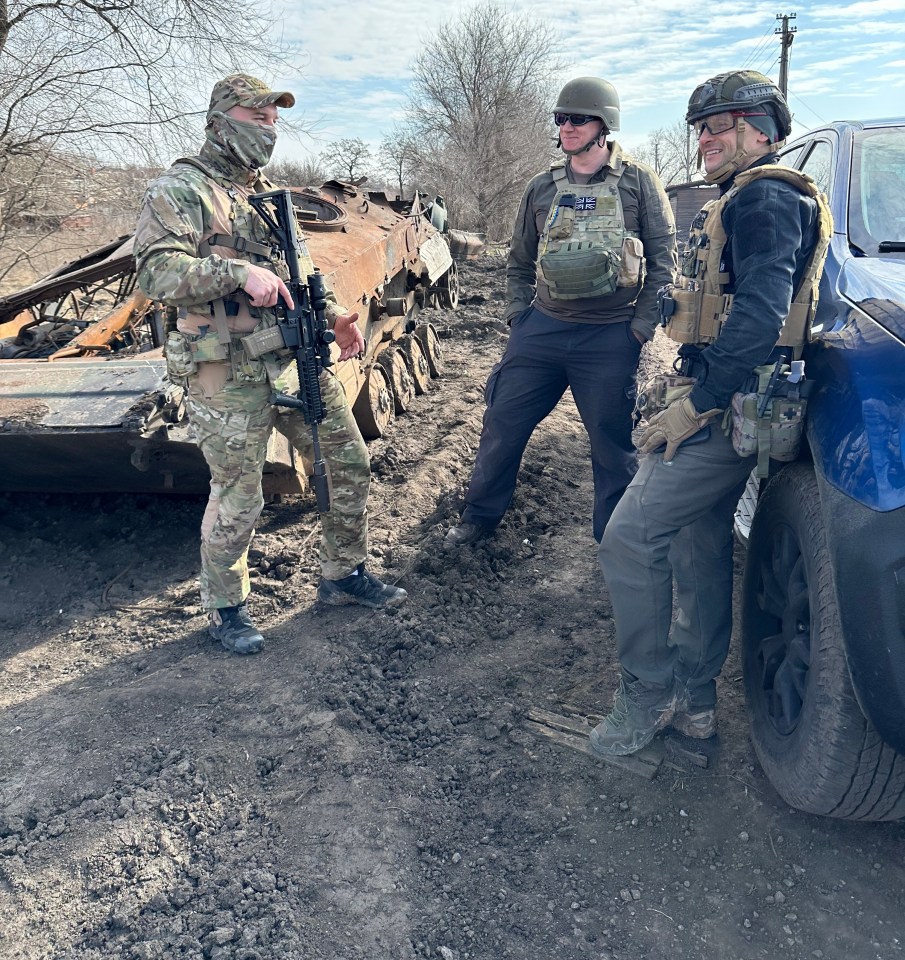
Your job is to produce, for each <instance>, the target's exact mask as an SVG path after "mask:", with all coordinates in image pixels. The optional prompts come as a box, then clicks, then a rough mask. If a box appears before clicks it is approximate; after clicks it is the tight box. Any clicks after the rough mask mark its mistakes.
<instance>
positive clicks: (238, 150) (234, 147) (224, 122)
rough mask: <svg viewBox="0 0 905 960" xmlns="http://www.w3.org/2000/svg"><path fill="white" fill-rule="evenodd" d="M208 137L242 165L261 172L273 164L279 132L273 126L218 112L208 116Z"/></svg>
mask: <svg viewBox="0 0 905 960" xmlns="http://www.w3.org/2000/svg"><path fill="white" fill-rule="evenodd" d="M207 138H208V140H210V141H211V142H212V143H213V144H214V145H215V146H219V147H220V148H221V149H222V150H224V151H225V152H226V153H227V154H228V155H229V156H230V157H231V158H232V159H234V160H235V161H236V162H238V163H239V164H241V166H243V167H247V168H248V169H250V170H257V169H259V168H260V167H265V166H267V164H268V163H269V162H270V156H271V154H272V153H273V148H274V147H275V146H276V142H277V133H276V130H274V128H273V127H262V126H259V125H258V124H256V123H247V122H245V121H244V120H236V119H235V117H230V116H227V115H226V114H225V113H220V112H219V111H216V110H215V111H213V112H212V113H211V114H210V115H209V117H208V125H207Z"/></svg>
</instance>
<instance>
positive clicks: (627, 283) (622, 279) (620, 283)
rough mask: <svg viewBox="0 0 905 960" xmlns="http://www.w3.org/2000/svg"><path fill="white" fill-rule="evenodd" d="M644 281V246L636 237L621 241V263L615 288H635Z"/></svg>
mask: <svg viewBox="0 0 905 960" xmlns="http://www.w3.org/2000/svg"><path fill="white" fill-rule="evenodd" d="M642 280H644V244H643V243H642V242H641V241H640V240H639V239H638V237H626V238H625V239H624V240H623V241H622V262H621V263H620V264H619V271H618V273H617V275H616V286H617V287H636V286H637V285H638V284H639V283H641V281H642Z"/></svg>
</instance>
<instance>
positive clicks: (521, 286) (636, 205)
mask: <svg viewBox="0 0 905 960" xmlns="http://www.w3.org/2000/svg"><path fill="white" fill-rule="evenodd" d="M608 145H609V148H610V158H609V160H608V161H607V163H606V164H604V166H603V167H601V168H600V169H599V170H598V171H597V172H596V173H593V174H590V175H587V174H584V175H583V174H577V173H573V172H572V170H571V164H570V163H568V162H567V163H566V174H567V176H568V180H569V182H570V183H579V184H584V183H600V182H602V181H604V180H605V179H606V178H607V176H609V175H610V174H611V173H612V172H613V171H614V170H618V169H619V168H620V167H624V170H623V173H622V176H621V177H620V178H619V197H620V199H621V201H622V209H623V214H624V217H625V229H626V230H628V231H630V232H632V233H634V234H636V235H637V236H638V237H639V238H640V239H641V242H642V244H643V245H644V257H645V260H646V269H647V275H646V277H645V279H644V282H643V284H639V285H638V286H635V287H618V288H617V289H616V290H615V291H614V292H613V293H611V294H609V295H607V296H605V297H584V298H581V299H578V300H554V299H553V298H552V297H551V296H550V291H549V289H548V288H547V285H546V283H544V280H543V278H542V277H541V276H539V274H538V270H537V252H538V245H539V243H540V237H541V233H542V232H543V229H544V223H545V222H546V219H547V214H548V213H549V212H550V205H551V204H552V203H553V198H554V197H555V196H556V193H557V190H558V185H557V183H556V181H555V180H554V179H553V174H552V173H550V171H549V170H547V171H545V172H544V173H539V174H538V175H537V176H536V177H534V178H533V179H532V180H531V182H530V183H529V184H528V188H527V189H526V190H525V195H524V196H523V197H522V202H521V205H520V206H519V211H518V214H517V215H516V218H515V225H514V226H513V228H512V241H511V244H510V249H509V263H508V266H507V268H506V277H507V280H508V284H507V291H506V294H507V307H506V316H505V319H506V321H507V322H508V321H510V320H511V319H512V318H513V317H515V316H517V315H518V314H520V313H522V312H523V311H524V310H527V309H528V307H530V306H531V305H532V304H534V305H535V306H536V307H537V308H538V309H539V310H542V311H543V312H544V313H545V314H547V315H548V316H551V317H555V318H556V319H558V320H567V321H570V322H574V323H617V322H620V321H625V320H631V325H632V330H634V331H636V332H637V333H638V334H640V335H641V336H642V337H644V339H645V340H650V338H651V337H653V335H654V330H655V328H656V325H657V290H659V289H660V287H662V286H663V285H664V284H667V283H672V282H673V279H674V275H675V272H676V268H677V258H676V224H675V220H674V218H673V215H672V208H671V207H670V205H669V199H668V197H667V196H666V192H665V191H664V189H663V184H662V183H660V178H659V177H658V176H657V175H656V173H654V171H653V170H652V169H651V168H650V167H648V166H647V165H646V164H644V163H639V162H638V161H636V160H631V159H628V158H626V157H625V156H624V154H623V153H622V148H621V147H620V146H619V144H618V143H617V142H616V141H615V140H613V141H610V143H609V144H608Z"/></svg>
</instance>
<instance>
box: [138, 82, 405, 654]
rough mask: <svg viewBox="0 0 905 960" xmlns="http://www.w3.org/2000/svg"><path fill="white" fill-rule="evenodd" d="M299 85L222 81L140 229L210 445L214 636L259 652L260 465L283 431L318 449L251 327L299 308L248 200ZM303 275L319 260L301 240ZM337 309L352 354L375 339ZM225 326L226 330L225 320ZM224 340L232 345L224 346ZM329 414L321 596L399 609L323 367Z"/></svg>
mask: <svg viewBox="0 0 905 960" xmlns="http://www.w3.org/2000/svg"><path fill="white" fill-rule="evenodd" d="M294 103H295V98H294V97H293V95H292V94H291V93H289V92H288V91H285V90H284V91H273V90H270V89H269V88H268V87H267V86H266V85H265V84H264V83H262V82H261V81H260V80H257V79H256V78H254V77H250V76H248V75H246V74H235V75H233V76H229V77H226V78H225V79H223V80H221V81H219V82H218V83H217V84H216V85H215V86H214V89H213V93H212V95H211V100H210V107H209V109H208V113H207V127H206V130H205V142H204V144H203V146H202V147H201V149H200V151H199V152H198V155H197V156H194V157H185V158H183V159H181V160H177V161H176V162H175V163H174V165H173V166H172V167H171V168H170V169H169V170H168V171H167V172H166V173H164V174H163V175H162V176H161V177H159V178H158V179H157V180H155V181H154V182H153V183H152V184H151V185H150V186H149V188H148V191H147V193H146V194H145V198H144V201H143V204H142V209H141V214H140V217H139V221H138V226H137V228H136V235H135V258H136V261H137V265H138V283H139V286H140V287H141V289H142V290H143V291H144V293H146V294H147V295H148V296H149V297H150V298H152V299H154V300H159V301H162V302H163V303H166V304H169V305H171V306H174V307H177V308H178V311H179V320H178V323H177V328H176V329H175V330H172V331H170V332H169V334H168V337H167V343H166V357H167V374H168V377H169V379H170V380H171V381H172V382H173V383H175V384H177V385H179V386H182V387H183V388H184V389H185V398H186V407H187V410H188V415H189V419H190V421H191V424H192V427H193V428H194V431H195V435H196V439H197V441H198V445H199V446H200V447H201V451H202V453H203V454H204V457H205V459H206V460H207V463H208V466H209V467H210V471H211V493H210V499H209V501H208V505H207V510H206V511H205V514H204V519H203V521H202V524H201V600H202V604H203V606H204V608H205V610H207V611H209V614H210V627H209V630H210V633H211V635H212V636H213V637H214V638H215V639H217V640H219V641H220V642H221V643H222V645H223V646H224V647H225V648H226V649H227V650H230V651H232V652H234V653H241V654H248V653H258V652H259V651H260V650H261V649H262V647H263V642H264V641H263V637H262V636H261V634H260V632H259V631H258V629H257V627H255V625H254V622H253V621H252V619H251V616H250V614H249V611H248V605H247V598H248V594H249V592H250V582H249V577H248V547H249V544H250V542H251V538H252V535H253V533H254V524H255V521H256V520H257V518H258V516H259V515H260V513H261V510H262V509H263V505H264V500H263V496H262V492H261V473H262V470H263V467H264V460H265V456H266V451H267V441H268V437H269V436H270V432H271V430H273V429H274V428H276V429H277V430H279V431H280V432H281V433H282V434H284V435H285V436H286V437H287V438H288V439H289V440H290V442H291V443H292V444H293V445H294V446H295V447H296V449H298V450H299V451H300V452H301V453H302V454H303V456H310V448H311V432H310V428H309V427H308V425H307V424H306V423H305V421H304V418H303V415H302V414H301V413H300V412H299V411H296V410H286V409H279V410H278V408H277V407H274V406H273V405H271V403H270V395H271V393H272V392H273V390H274V389H275V387H276V388H277V389H279V388H280V387H281V386H282V384H280V383H279V381H280V378H281V376H282V375H283V374H284V372H285V370H286V368H287V367H289V365H290V361H291V355H290V354H289V353H288V351H280V352H279V353H271V354H265V355H264V356H263V357H259V358H254V357H251V356H249V355H248V354H247V353H246V351H245V349H244V347H243V344H242V341H241V337H243V336H245V335H247V334H250V333H251V332H252V331H255V330H259V329H262V328H264V327H267V326H272V325H273V324H274V323H275V322H276V317H275V313H274V309H273V308H274V307H275V306H276V305H277V303H278V300H279V299H280V298H282V299H283V300H284V301H286V302H287V303H288V304H290V305H291V299H290V294H289V291H288V289H287V287H286V285H285V283H284V282H283V279H282V278H281V276H280V268H281V264H280V263H279V262H278V261H275V260H274V259H273V253H272V246H271V243H270V239H271V238H270V233H269V229H268V227H267V225H266V224H265V222H264V221H263V220H262V219H261V217H260V216H259V215H258V214H257V213H256V212H255V210H254V209H253V208H252V206H251V205H250V204H249V202H248V200H247V197H248V195H249V194H250V193H255V192H260V191H263V190H267V189H270V184H268V183H267V181H266V180H265V179H264V178H263V177H262V175H261V168H262V167H264V166H265V165H266V164H267V163H268V161H269V160H270V156H271V153H272V151H273V148H274V144H275V143H276V137H277V134H276V125H277V120H278V108H280V107H291V106H293V104H294ZM302 250H303V259H304V260H305V262H300V264H299V272H300V274H301V275H302V276H307V275H308V274H310V273H312V272H313V268H314V265H313V264H312V263H311V261H310V258H308V257H307V253H306V250H305V247H304V243H302ZM327 317H328V320H329V321H330V324H331V326H332V328H333V330H334V332H335V334H336V343H337V345H338V346H339V347H340V350H341V354H340V358H341V359H347V358H349V357H352V356H354V355H356V354H357V353H359V352H360V351H361V350H362V349H363V345H364V341H363V339H362V335H361V332H360V331H359V329H358V327H357V325H356V320H357V319H358V314H357V313H346V312H345V311H344V310H343V308H342V307H339V306H337V305H336V303H335V301H334V302H328V305H327ZM220 327H223V328H224V329H223V330H220V329H218V328H220ZM224 341H227V342H226V343H224ZM320 388H321V393H322V395H323V400H324V405H325V407H326V410H327V417H326V419H325V420H324V421H323V423H322V424H320V429H319V433H320V443H321V449H322V451H323V455H324V458H325V460H326V462H327V469H328V471H329V474H330V482H331V486H332V490H333V496H332V504H331V508H330V510H329V512H327V513H324V514H322V515H321V527H322V536H321V549H320V560H321V571H322V578H321V582H320V584H319V587H318V599H319V600H321V601H322V602H325V603H331V604H339V603H360V604H363V605H365V606H368V607H373V608H380V607H387V606H395V605H397V604H399V603H402V602H404V601H405V599H406V592H405V590H403V589H401V588H399V587H393V586H389V585H387V584H384V583H381V581H380V580H378V579H377V577H375V576H374V575H373V574H372V573H370V572H369V571H368V570H367V569H366V568H365V560H366V558H367V553H368V522H367V501H368V487H369V483H370V461H369V459H368V451H367V448H366V447H365V444H364V441H363V440H362V438H361V433H360V432H359V430H358V427H357V425H356V423H355V420H354V418H353V417H352V412H351V410H350V409H349V404H348V402H347V400H346V397H345V393H344V392H343V388H342V386H341V385H340V383H339V381H338V379H337V378H336V376H335V375H334V374H333V372H332V371H331V370H329V369H325V370H324V371H323V372H322V374H321V376H320Z"/></svg>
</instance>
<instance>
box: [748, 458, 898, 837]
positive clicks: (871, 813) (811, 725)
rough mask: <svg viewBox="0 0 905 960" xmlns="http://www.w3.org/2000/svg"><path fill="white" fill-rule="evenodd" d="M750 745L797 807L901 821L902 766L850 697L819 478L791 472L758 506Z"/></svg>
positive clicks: (752, 564) (751, 556)
mask: <svg viewBox="0 0 905 960" xmlns="http://www.w3.org/2000/svg"><path fill="white" fill-rule="evenodd" d="M742 648H743V658H744V675H745V695H746V699H747V702H748V711H749V714H750V720H751V738H752V740H753V741H754V749H755V751H756V752H757V756H758V759H759V760H760V763H761V766H762V767H763V769H764V772H765V773H766V775H767V777H768V778H769V780H770V782H771V783H772V784H773V786H774V787H775V788H776V790H777V791H778V792H779V794H780V795H781V796H782V798H783V799H784V800H785V801H786V802H787V803H789V804H791V805H792V806H793V807H798V808H799V809H801V810H805V811H807V812H808V813H817V814H823V815H824V816H830V817H842V818H845V819H850V820H898V819H900V818H902V817H905V757H903V756H902V755H901V754H899V753H897V752H896V751H895V750H893V749H892V748H891V747H889V746H887V745H886V744H884V743H883V742H882V741H881V740H880V738H879V736H878V735H877V732H876V730H874V728H873V726H872V725H871V724H870V722H869V721H868V720H867V718H866V717H865V716H864V714H863V713H862V711H861V708H860V707H859V705H858V702H857V700H856V699H855V694H854V691H853V690H852V684H851V679H850V676H849V671H848V666H847V664H846V658H845V644H844V641H843V637H842V626H841V623H840V620H839V607H838V601H837V599H836V586H835V582H834V577H833V568H832V563H831V559H830V554H829V550H828V548H827V541H826V532H825V524H824V520H823V515H822V512H821V504H820V496H819V491H818V488H817V478H816V477H815V475H814V470H813V467H812V466H811V465H810V464H806V463H796V464H792V465H790V466H789V467H787V468H786V469H785V470H783V471H782V472H781V473H780V474H779V475H778V476H777V477H775V478H774V479H773V480H771V482H770V483H769V484H768V485H767V487H766V489H765V490H764V492H763V494H762V496H761V498H760V501H759V503H758V505H757V512H756V513H755V515H754V522H753V524H752V527H751V536H750V540H749V542H748V556H747V562H746V566H745V578H744V588H743V599H742Z"/></svg>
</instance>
